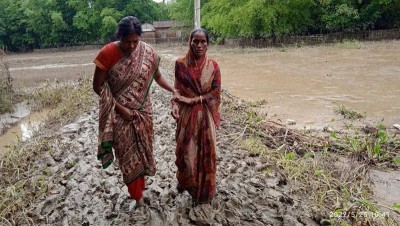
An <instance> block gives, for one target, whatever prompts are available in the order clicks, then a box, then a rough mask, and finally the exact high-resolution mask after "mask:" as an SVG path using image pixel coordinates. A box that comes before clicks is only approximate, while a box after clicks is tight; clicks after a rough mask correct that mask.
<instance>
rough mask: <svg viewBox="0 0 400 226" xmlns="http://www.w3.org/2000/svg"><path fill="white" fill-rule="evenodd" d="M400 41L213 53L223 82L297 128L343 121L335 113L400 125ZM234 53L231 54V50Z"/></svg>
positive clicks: (230, 89) (239, 94)
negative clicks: (342, 110) (347, 46)
mask: <svg viewBox="0 0 400 226" xmlns="http://www.w3.org/2000/svg"><path fill="white" fill-rule="evenodd" d="M399 44H400V42H399V41H392V42H387V43H383V42H377V43H362V45H361V48H360V49H344V48H340V47H338V46H324V47H304V48H294V49H287V50H286V52H280V51H279V50H278V49H266V50H262V51H260V50H256V51H255V52H249V53H244V54H219V53H218V54H213V55H214V57H215V58H216V59H217V60H218V62H219V63H220V67H221V71H222V75H223V84H224V87H225V88H226V89H228V90H229V91H230V92H231V93H233V94H234V95H237V96H240V97H244V98H246V99H248V100H259V99H265V100H266V101H267V102H268V103H267V104H266V108H267V109H266V112H267V113H268V117H269V118H271V119H273V118H274V117H275V118H280V119H281V120H282V121H283V122H286V120H287V119H292V120H295V121H296V122H297V125H298V127H303V126H308V127H317V128H318V127H320V126H324V125H328V124H329V122H330V121H332V119H335V120H340V118H341V117H338V114H337V113H335V109H338V106H344V107H345V108H346V109H349V110H353V111H356V112H358V113H361V114H364V115H366V117H367V119H368V120H369V121H373V122H377V121H379V120H381V119H384V121H383V122H384V124H385V125H387V126H392V125H393V124H396V123H400V100H399V98H400V45H399ZM230 52H232V51H230Z"/></svg>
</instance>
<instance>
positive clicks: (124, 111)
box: [115, 104, 135, 121]
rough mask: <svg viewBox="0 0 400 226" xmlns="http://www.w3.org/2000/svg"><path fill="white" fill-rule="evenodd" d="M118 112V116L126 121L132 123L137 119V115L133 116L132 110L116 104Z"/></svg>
mask: <svg viewBox="0 0 400 226" xmlns="http://www.w3.org/2000/svg"><path fill="white" fill-rule="evenodd" d="M115 107H116V108H115V109H116V111H117V113H118V114H120V115H121V117H122V118H123V119H124V120H126V121H132V120H134V118H135V115H134V114H133V112H132V110H130V109H129V108H126V107H124V106H122V105H120V104H116V106H115Z"/></svg>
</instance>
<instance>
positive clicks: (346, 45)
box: [336, 40, 361, 49]
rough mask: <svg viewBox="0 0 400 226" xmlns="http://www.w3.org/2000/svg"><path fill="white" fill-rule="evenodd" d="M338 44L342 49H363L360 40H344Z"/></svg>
mask: <svg viewBox="0 0 400 226" xmlns="http://www.w3.org/2000/svg"><path fill="white" fill-rule="evenodd" d="M336 46H337V47H339V48H342V49H361V43H360V41H358V40H343V41H341V42H338V43H336Z"/></svg>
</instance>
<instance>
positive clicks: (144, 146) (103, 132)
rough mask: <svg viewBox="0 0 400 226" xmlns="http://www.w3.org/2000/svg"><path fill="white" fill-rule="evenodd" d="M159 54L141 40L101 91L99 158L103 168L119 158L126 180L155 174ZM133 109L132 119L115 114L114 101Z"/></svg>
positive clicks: (118, 65) (110, 76)
mask: <svg viewBox="0 0 400 226" xmlns="http://www.w3.org/2000/svg"><path fill="white" fill-rule="evenodd" d="M159 61H160V57H159V56H158V55H157V54H156V52H155V51H154V50H153V49H152V47H151V46H149V45H147V44H146V43H144V42H139V44H138V46H137V47H136V49H135V50H134V52H132V54H131V55H129V56H127V57H124V58H122V59H120V61H119V62H118V63H116V64H115V65H114V66H113V67H112V68H111V69H110V70H109V71H108V74H107V79H106V82H105V83H104V85H103V87H102V91H101V95H100V96H101V98H100V113H99V146H98V156H97V157H98V159H100V160H101V162H102V165H103V168H107V167H108V166H109V165H110V164H111V163H112V162H113V160H114V155H113V152H112V148H114V151H115V155H116V157H117V159H118V162H119V165H120V168H121V171H122V173H123V179H124V182H125V183H127V184H128V183H130V182H131V181H133V180H135V179H136V178H137V177H138V176H141V175H154V174H155V171H156V168H155V161H154V158H153V144H152V143H153V122H152V111H151V101H150V98H149V97H148V93H149V89H150V87H151V84H152V82H153V79H154V76H155V75H156V74H157V70H158V64H159ZM116 102H118V103H119V104H121V105H122V106H124V107H126V108H128V109H131V110H132V112H133V114H134V116H135V117H134V118H135V119H134V120H133V121H125V120H124V119H123V118H122V117H121V116H120V115H119V114H116V113H115V110H114V108H115V103H116Z"/></svg>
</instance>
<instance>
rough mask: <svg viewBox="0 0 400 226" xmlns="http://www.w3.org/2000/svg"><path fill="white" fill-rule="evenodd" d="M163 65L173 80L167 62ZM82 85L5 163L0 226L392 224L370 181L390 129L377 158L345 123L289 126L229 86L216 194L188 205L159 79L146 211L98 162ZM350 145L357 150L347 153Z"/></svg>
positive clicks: (93, 115)
mask: <svg viewBox="0 0 400 226" xmlns="http://www.w3.org/2000/svg"><path fill="white" fill-rule="evenodd" d="M162 68H163V71H162V72H163V74H164V75H165V76H166V77H167V78H168V79H169V80H170V81H171V80H172V77H173V75H172V73H171V71H172V69H173V61H166V62H165V63H163V65H162ZM79 87H82V88H81V90H80V91H79V92H77V95H78V96H79V97H80V98H77V97H78V96H71V102H73V105H72V106H70V107H63V108H64V109H63V110H62V111H59V113H57V114H55V115H54V118H53V119H52V120H50V121H48V122H47V125H46V127H44V129H42V130H41V131H39V132H38V133H37V134H36V135H35V136H34V137H33V138H32V139H31V140H29V141H27V142H25V143H21V144H20V145H18V146H17V147H15V148H14V149H13V151H12V152H10V153H8V155H7V156H6V158H3V159H2V160H1V166H2V168H1V181H2V184H1V189H0V194H1V195H0V196H1V200H2V205H1V211H0V213H2V215H1V216H0V218H1V220H0V222H1V223H2V224H4V225H8V224H10V225H15V224H32V225H78V224H79V225H124V224H131V225H134V224H139V225H140V223H139V222H146V223H143V224H144V225H190V224H192V225H319V224H321V223H324V224H327V223H328V222H329V223H330V224H333V225H340V224H341V223H344V222H351V219H352V218H351V217H352V216H353V217H354V218H355V219H354V220H355V221H356V223H357V222H358V223H368V222H369V223H371V224H375V225H396V222H395V221H394V220H391V219H392V218H394V217H396V216H397V215H396V213H395V212H394V211H393V210H395V206H394V207H393V204H396V202H397V201H395V200H393V203H385V204H381V203H379V199H374V197H373V196H372V193H371V190H370V189H371V184H370V183H371V181H370V180H369V178H368V177H369V171H370V169H371V168H380V169H382V168H386V169H398V168H396V167H398V166H396V164H395V159H396V156H398V154H399V153H398V151H399V150H398V147H399V146H398V143H396V142H395V141H393V140H392V138H393V137H392V135H391V134H387V133H385V134H387V135H388V139H385V140H381V143H379V145H380V147H381V154H382V155H381V154H379V153H377V155H375V156H374V155H373V154H374V153H368V152H366V151H365V150H364V149H362V148H361V144H362V143H363V142H364V141H365V142H366V143H370V141H371V140H363V139H364V138H362V137H361V136H360V137H359V138H358V139H356V137H355V136H351V135H352V131H351V130H349V131H348V132H349V133H348V136H345V135H346V134H345V133H344V131H331V132H329V133H327V134H322V133H319V134H314V133H312V131H301V130H300V131H299V130H293V129H290V128H288V127H287V126H286V125H281V124H277V123H276V122H269V121H267V120H265V117H264V116H263V115H262V114H259V113H257V112H256V111H253V110H252V109H253V108H257V106H258V104H260V103H257V102H246V101H243V100H241V99H239V98H236V97H234V96H232V95H230V94H229V93H228V92H226V91H225V90H224V92H223V95H224V96H223V104H222V108H221V110H222V119H223V120H222V124H221V128H220V130H219V131H218V159H217V162H218V175H217V184H218V185H217V195H216V198H215V200H214V201H213V203H212V205H203V206H199V207H196V208H192V207H191V203H190V199H189V196H188V194H187V193H184V194H182V195H181V194H178V193H177V191H176V179H175V171H176V167H175V165H174V158H175V156H174V147H175V146H174V128H175V122H174V120H173V119H172V117H171V116H170V106H169V99H170V94H168V93H166V92H164V91H163V90H161V89H160V88H159V87H157V86H154V87H153V88H152V90H151V96H152V101H153V109H154V111H155V112H154V125H155V143H154V147H155V150H154V151H155V156H156V162H157V168H158V172H157V174H156V175H155V176H154V177H150V178H148V179H147V189H146V191H145V200H146V203H147V206H148V209H147V210H146V211H145V212H143V213H141V212H137V211H134V210H133V206H134V204H135V203H134V201H131V200H129V199H128V193H127V191H126V188H125V186H124V185H123V183H122V179H121V175H120V174H119V171H118V168H117V167H116V166H115V165H114V166H112V167H111V168H110V169H107V170H103V169H101V167H100V163H99V162H98V160H97V159H96V146H97V119H98V118H97V117H98V116H97V115H98V112H97V106H96V101H95V99H96V97H95V96H94V93H93V92H92V91H91V88H90V79H88V78H86V79H81V83H80V85H79ZM71 90H73V89H72V88H71ZM71 92H72V91H71ZM93 98H94V99H93ZM85 109H86V110H85ZM68 110H69V111H68ZM68 112H76V113H78V112H80V113H79V114H76V115H75V114H68ZM379 131H385V130H384V128H381V129H380V130H373V128H371V132H370V133H369V134H370V136H369V137H370V138H371V139H372V141H380V140H379V139H378V138H379V136H378V137H376V135H379V134H380V136H382V137H383V136H384V135H382V134H383V133H382V132H381V133H378V132H379ZM327 135H329V136H336V137H337V140H333V141H332V140H331V138H330V137H329V136H327ZM353 135H354V134H353ZM367 137H368V136H367ZM389 138H390V139H389ZM383 141H384V142H383ZM355 142H356V143H357V142H358V144H359V147H358V148H359V149H358V151H353V152H351V147H350V145H351V144H352V143H353V144H354V143H355ZM396 145H397V146H396ZM393 153H394V154H393ZM369 154H371V155H369ZM367 160H368V161H367ZM15 169H18V170H17V171H16V170H15ZM378 204H379V205H378ZM397 204H398V203H397ZM382 206H385V207H382ZM346 214H347V215H346Z"/></svg>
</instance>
